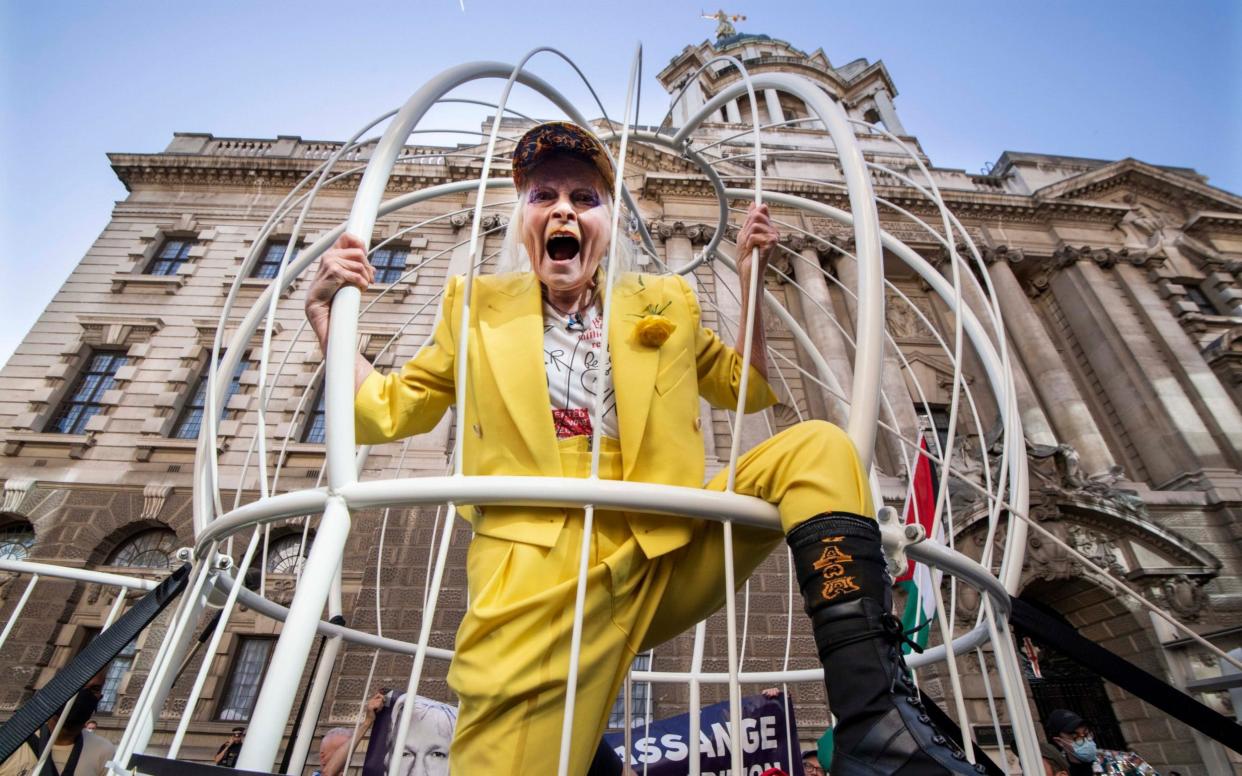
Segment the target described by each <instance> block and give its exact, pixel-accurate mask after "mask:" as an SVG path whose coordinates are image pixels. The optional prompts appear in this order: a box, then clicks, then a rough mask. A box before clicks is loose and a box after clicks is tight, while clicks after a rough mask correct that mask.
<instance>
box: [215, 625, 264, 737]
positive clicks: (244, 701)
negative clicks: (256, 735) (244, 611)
mask: <svg viewBox="0 0 1242 776" xmlns="http://www.w3.org/2000/svg"><path fill="white" fill-rule="evenodd" d="M271 653H272V640H271V639H268V638H255V637H243V638H242V639H241V641H240V643H239V645H238V648H237V658H236V659H235V660H234V661H233V668H232V670H231V671H229V681H228V689H227V690H226V691H225V693H224V700H223V701H222V702H221V704H220V714H219V718H220V719H221V720H225V721H228V722H246V721H249V719H250V713H251V712H252V711H254V703H255V701H256V700H257V699H258V697H259V686H260V684H261V683H262V681H263V674H264V672H265V671H266V670H267V661H268V659H269V658H270V657H271Z"/></svg>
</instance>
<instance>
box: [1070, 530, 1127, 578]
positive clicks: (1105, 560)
mask: <svg viewBox="0 0 1242 776" xmlns="http://www.w3.org/2000/svg"><path fill="white" fill-rule="evenodd" d="M1066 541H1067V542H1068V543H1069V545H1070V546H1071V547H1073V548H1074V549H1075V550H1077V551H1078V552H1080V553H1082V554H1083V556H1085V557H1086V558H1087V560H1089V561H1091V562H1092V563H1094V564H1095V565H1097V566H1099V567H1100V568H1102V569H1105V570H1106V571H1108V572H1110V573H1113V574H1117V575H1121V574H1125V573H1126V571H1127V570H1128V569H1127V568H1126V563H1125V561H1124V560H1123V559H1122V557H1121V551H1120V550H1119V549H1118V548H1117V543H1116V542H1115V541H1114V540H1113V537H1111V536H1109V535H1107V534H1104V533H1101V532H1100V531H1093V530H1091V529H1089V528H1085V527H1083V526H1081V525H1071V526H1070V527H1069V528H1068V529H1067V530H1066Z"/></svg>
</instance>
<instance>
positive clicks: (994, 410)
mask: <svg viewBox="0 0 1242 776" xmlns="http://www.w3.org/2000/svg"><path fill="white" fill-rule="evenodd" d="M997 255H1000V254H999V252H997V251H992V250H988V249H984V260H985V261H987V262H988V263H989V264H990V263H991V262H992V260H993V259H994V257H995V256H997ZM947 257H948V255H947V253H946V254H945V258H946V259H947ZM972 266H973V265H972ZM942 271H943V270H942ZM962 279H963V282H962V301H963V302H965V304H966V306H967V307H968V308H970V310H971V312H973V313H974V314H975V317H976V318H977V319H979V323H980V325H981V326H982V327H983V329H984V331H986V332H987V334H988V338H989V339H990V340H991V342H992V344H993V345H995V344H996V343H997V336H998V334H1003V332H999V333H998V332H997V331H995V329H993V328H992V324H991V313H990V306H989V305H988V301H987V299H986V297H984V295H983V289H982V288H981V285H980V284H979V283H978V281H977V280H976V279H975V278H974V276H973V274H971V275H969V276H968V272H967V271H966V270H965V269H963V270H962ZM997 293H998V294H999V291H998V292H997ZM1001 306H1002V308H1003V307H1004V302H1003V301H1002V302H1001ZM1001 315H1002V316H1004V315H1005V312H1004V310H1003V309H1002V311H1001ZM998 353H999V350H998ZM963 357H964V358H968V359H970V362H969V363H971V364H972V365H973V366H974V367H975V368H976V369H978V370H979V373H980V374H983V365H982V363H980V362H979V360H978V356H977V355H976V354H975V349H974V347H970V346H968V347H967V348H966V350H965V351H964V353H963ZM1009 364H1010V368H1011V370H1012V372H1013V383H1014V394H1015V395H1016V398H1017V403H1018V415H1019V416H1020V418H1021V420H1022V433H1023V435H1024V436H1025V437H1026V438H1027V439H1028V440H1030V441H1031V442H1034V443H1035V444H1037V445H1052V446H1055V445H1056V444H1057V441H1056V435H1055V434H1053V432H1052V425H1051V424H1050V423H1049V422H1048V416H1047V415H1045V414H1044V410H1043V408H1042V407H1041V406H1040V405H1039V397H1038V396H1037V395H1036V393H1035V390H1034V388H1032V387H1031V380H1030V377H1029V376H1028V375H1027V372H1026V370H1025V369H1024V368H1023V365H1022V360H1021V359H1020V358H1019V357H1018V355H1017V354H1016V353H1014V352H1013V349H1012V348H1011V349H1010V358H1009ZM985 382H986V380H985ZM986 389H987V395H988V397H989V401H990V402H991V404H992V406H991V407H984V406H979V412H980V414H981V415H983V417H981V418H980V422H981V423H982V424H983V426H984V428H985V429H986V428H990V427H991V425H992V424H994V423H996V422H997V419H998V417H999V414H1000V411H1001V408H1000V407H999V406H997V399H996V393H995V391H993V390H991V386H990V384H989V385H987V386H986ZM972 392H973V393H974V394H975V401H976V402H981V401H982V397H981V396H979V394H980V393H981V392H980V391H979V390H973V391H972Z"/></svg>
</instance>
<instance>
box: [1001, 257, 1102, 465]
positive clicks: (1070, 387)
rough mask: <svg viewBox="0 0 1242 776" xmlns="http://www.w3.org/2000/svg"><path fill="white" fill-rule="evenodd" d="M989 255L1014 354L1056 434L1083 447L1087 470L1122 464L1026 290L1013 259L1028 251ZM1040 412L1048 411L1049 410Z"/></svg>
mask: <svg viewBox="0 0 1242 776" xmlns="http://www.w3.org/2000/svg"><path fill="white" fill-rule="evenodd" d="M989 258H992V259H994V260H993V261H991V262H990V266H989V267H988V274H989V276H990V277H991V278H992V285H993V287H995V289H996V298H997V300H998V301H999V303H1000V308H1001V315H1002V316H1003V317H1004V320H1005V329H1006V330H1007V331H1008V332H1009V341H1010V342H1011V343H1012V344H1013V349H1012V351H1011V354H1012V355H1011V359H1010V360H1011V361H1012V360H1014V359H1013V356H1017V360H1019V361H1020V362H1021V364H1022V366H1023V367H1025V369H1026V372H1027V373H1028V374H1029V375H1030V379H1031V383H1032V386H1033V388H1034V393H1035V395H1036V396H1038V397H1039V398H1040V399H1042V400H1043V401H1042V403H1043V406H1044V407H1046V408H1047V410H1048V414H1049V415H1051V420H1052V426H1053V427H1054V428H1055V429H1056V436H1057V437H1058V438H1059V439H1061V440H1063V441H1064V442H1065V443H1066V444H1068V445H1069V446H1070V447H1073V448H1074V450H1076V451H1077V452H1078V456H1079V459H1080V460H1081V461H1082V466H1083V468H1084V469H1085V470H1086V471H1087V473H1088V474H1092V475H1094V474H1104V473H1107V472H1108V471H1109V469H1111V468H1112V467H1113V466H1114V465H1115V464H1116V459H1114V458H1113V454H1112V452H1111V451H1110V450H1109V449H1108V443H1107V442H1106V441H1105V440H1104V435H1103V434H1101V433H1100V429H1099V427H1098V426H1097V425H1096V423H1095V417H1094V416H1093V415H1092V414H1091V408H1090V407H1088V406H1087V403H1086V401H1085V400H1084V399H1083V396H1082V393H1081V392H1079V390H1078V386H1077V384H1076V383H1075V382H1074V378H1073V375H1071V374H1070V373H1069V370H1067V369H1066V368H1065V359H1064V357H1063V356H1062V355H1061V352H1060V351H1058V350H1057V348H1056V345H1054V344H1053V343H1052V338H1051V337H1049V335H1048V331H1047V329H1045V328H1044V324H1043V321H1042V320H1041V319H1040V316H1039V313H1038V312H1036V310H1035V308H1034V306H1032V305H1031V301H1030V299H1029V298H1028V297H1027V295H1026V291H1025V290H1024V289H1023V288H1022V285H1021V284H1020V283H1019V282H1018V278H1017V277H1015V276H1014V274H1013V268H1012V267H1011V266H1010V261H1022V259H1023V256H1022V254H1021V253H1019V252H1016V251H1004V252H1002V251H989ZM1020 373H1021V370H1015V381H1017V379H1018V377H1017V375H1018V374H1020ZM1027 390H1030V387H1028V389H1027ZM1032 400H1034V401H1036V403H1037V404H1038V399H1035V397H1034V396H1033V397H1032ZM1021 403H1022V394H1021V389H1019V406H1021ZM1028 414H1031V413H1028V411H1027V410H1026V409H1023V412H1022V421H1023V425H1026V423H1027V422H1028ZM1039 415H1040V416H1043V412H1042V411H1041V412H1040V413H1039ZM1047 422H1048V418H1047V417H1043V419H1042V423H1044V424H1046V423H1047ZM1039 423H1040V420H1034V423H1033V426H1034V425H1038V424H1039ZM1028 436H1029V437H1030V439H1031V441H1032V442H1038V443H1039V444H1056V440H1055V439H1054V440H1053V441H1052V442H1046V441H1040V440H1039V439H1037V438H1036V437H1035V436H1034V435H1033V434H1028Z"/></svg>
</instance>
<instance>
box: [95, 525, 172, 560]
mask: <svg viewBox="0 0 1242 776" xmlns="http://www.w3.org/2000/svg"><path fill="white" fill-rule="evenodd" d="M176 549H177V534H175V533H173V532H172V531H170V530H168V529H167V528H152V529H150V530H147V531H142V532H141V533H136V534H134V535H133V536H131V537H129V538H128V539H126V540H125V541H124V542H122V543H121V546H119V547H117V548H116V550H115V551H113V553H112V555H111V556H110V557H109V558H108V563H107V565H109V566H126V567H128V568H135V569H166V568H169V567H170V566H172V556H173V551H174V550H176Z"/></svg>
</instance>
